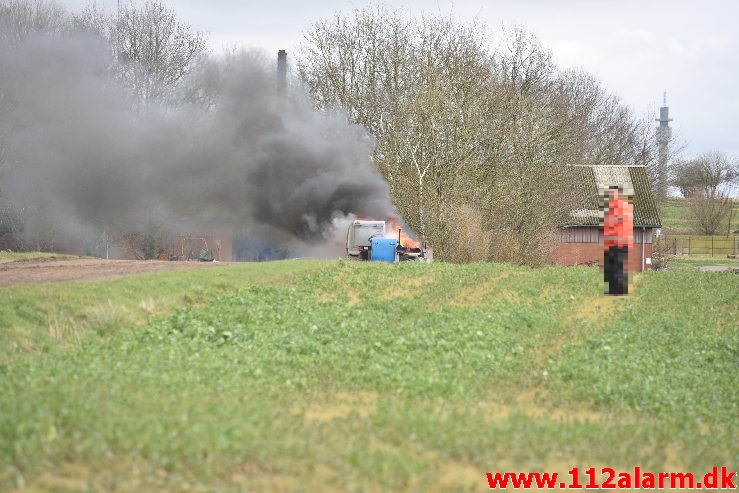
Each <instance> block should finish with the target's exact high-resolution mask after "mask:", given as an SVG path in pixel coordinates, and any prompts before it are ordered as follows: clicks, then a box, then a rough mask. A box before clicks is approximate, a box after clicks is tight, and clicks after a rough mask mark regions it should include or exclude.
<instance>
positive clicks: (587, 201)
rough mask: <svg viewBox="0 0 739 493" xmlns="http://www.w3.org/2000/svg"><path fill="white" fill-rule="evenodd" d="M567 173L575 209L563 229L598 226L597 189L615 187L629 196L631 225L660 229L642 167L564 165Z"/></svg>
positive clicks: (598, 196) (660, 225)
mask: <svg viewBox="0 0 739 493" xmlns="http://www.w3.org/2000/svg"><path fill="white" fill-rule="evenodd" d="M567 172H568V174H569V176H571V177H572V178H571V179H572V180H573V182H574V183H573V184H574V190H575V194H576V197H573V199H574V202H575V204H576V206H575V207H574V208H573V209H572V211H571V212H570V221H568V222H567V224H565V225H564V226H597V225H599V224H600V219H599V218H600V215H599V212H600V211H601V210H602V209H601V206H600V197H601V193H602V192H601V191H600V190H605V189H607V188H608V187H609V186H611V185H619V186H621V187H623V189H624V192H625V193H629V194H633V196H632V201H633V204H634V226H639V227H655V228H660V227H662V221H660V219H659V211H658V209H657V202H656V201H655V200H654V195H653V194H652V187H651V185H650V184H649V178H648V176H647V169H646V168H645V167H644V166H633V165H632V166H623V165H607V166H606V165H601V166H567Z"/></svg>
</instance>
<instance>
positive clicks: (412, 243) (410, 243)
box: [386, 217, 421, 248]
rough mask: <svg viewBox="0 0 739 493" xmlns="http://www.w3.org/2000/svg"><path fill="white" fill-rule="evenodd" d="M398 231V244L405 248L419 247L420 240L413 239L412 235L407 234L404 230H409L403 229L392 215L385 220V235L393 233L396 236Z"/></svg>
mask: <svg viewBox="0 0 739 493" xmlns="http://www.w3.org/2000/svg"><path fill="white" fill-rule="evenodd" d="M398 231H400V244H401V246H404V247H405V248H421V242H420V241H418V240H416V239H414V238H413V237H411V236H409V235H408V234H407V233H406V231H409V230H407V229H403V228H402V227H401V226H400V223H399V222H398V220H397V219H395V218H394V217H391V218H389V219H388V220H387V233H386V234H387V235H388V236H390V235H395V236H396V237H397V236H398Z"/></svg>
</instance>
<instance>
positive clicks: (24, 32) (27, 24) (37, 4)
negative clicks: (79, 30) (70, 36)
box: [0, 0, 68, 45]
mask: <svg viewBox="0 0 739 493" xmlns="http://www.w3.org/2000/svg"><path fill="white" fill-rule="evenodd" d="M67 22H68V15H67V12H66V11H65V10H64V8H62V7H61V6H60V5H59V4H58V3H56V2H55V1H53V0H0V39H2V40H4V41H5V42H7V43H9V44H11V45H17V44H19V43H21V42H22V41H24V40H25V39H26V38H28V37H29V36H30V35H31V34H33V33H45V34H51V33H56V34H58V33H62V32H64V31H65V30H66V28H67Z"/></svg>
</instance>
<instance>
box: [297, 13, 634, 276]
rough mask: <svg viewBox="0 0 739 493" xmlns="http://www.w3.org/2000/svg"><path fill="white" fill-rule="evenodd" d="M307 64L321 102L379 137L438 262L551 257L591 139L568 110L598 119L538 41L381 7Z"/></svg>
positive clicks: (407, 209)
mask: <svg viewBox="0 0 739 493" xmlns="http://www.w3.org/2000/svg"><path fill="white" fill-rule="evenodd" d="M299 69H300V70H299V71H300V75H301V77H302V78H303V80H304V81H305V82H306V84H307V86H308V88H309V90H310V93H311V94H312V95H313V97H314V99H315V100H316V102H317V104H318V106H319V107H322V108H326V107H330V106H333V105H338V106H342V107H344V108H346V109H347V110H348V112H349V116H350V118H351V119H352V120H353V121H355V122H357V123H360V124H363V125H365V126H366V127H367V128H368V129H369V130H370V131H371V132H372V133H373V135H374V136H375V139H376V150H375V162H376V165H377V167H378V169H379V170H380V171H381V172H382V174H383V175H384V176H385V178H386V179H387V180H388V182H389V183H390V186H391V191H392V195H393V201H394V203H395V205H396V207H397V208H398V209H399V212H400V213H401V214H402V215H403V217H404V218H405V220H406V222H407V223H408V225H409V226H410V227H411V228H414V229H415V230H416V231H418V232H419V233H420V234H421V235H422V236H423V238H424V239H426V240H427V241H429V242H430V243H431V244H433V247H434V251H435V255H436V256H438V257H439V258H442V259H446V260H454V261H465V260H473V259H480V258H485V259H488V260H510V261H515V262H520V263H527V264H542V263H546V262H548V261H549V260H550V257H551V256H550V254H551V247H552V244H553V243H552V238H553V232H554V230H555V229H556V227H557V226H558V221H560V220H561V219H562V218H563V215H564V214H565V212H566V210H567V205H566V203H567V200H566V197H567V194H566V193H563V190H566V188H567V186H568V184H567V183H566V182H565V180H563V174H562V173H557V172H553V168H554V167H556V165H560V164H569V163H571V162H573V161H581V160H582V158H581V157H579V156H580V154H582V149H581V146H580V145H579V144H578V142H581V141H585V140H587V139H586V137H585V136H586V135H587V134H588V130H587V129H586V128H584V124H582V123H581V122H580V120H577V119H576V118H568V116H567V115H570V116H572V114H574V113H577V111H581V112H582V113H583V116H582V119H583V121H585V122H586V123H591V122H593V121H595V122H596V123H597V118H592V115H593V112H594V111H595V110H594V109H591V108H588V109H587V110H585V109H582V108H581V109H580V110H577V109H573V110H572V111H570V107H571V106H572V105H574V104H575V103H576V102H579V98H578V97H576V96H574V95H571V94H567V95H568V96H569V97H564V95H565V93H566V92H567V91H564V90H563V89H562V88H563V87H565V86H566V84H565V83H562V84H560V85H559V86H558V72H557V70H556V67H555V66H554V64H553V62H552V56H551V53H550V52H549V51H548V50H546V49H544V48H543V47H542V46H541V44H540V43H539V42H538V41H537V40H536V38H535V37H534V36H532V35H530V34H528V33H526V32H525V31H524V30H523V29H520V28H516V29H513V30H505V31H504V32H503V33H502V36H501V37H500V38H499V39H498V40H497V42H495V43H493V42H492V41H491V40H490V39H489V38H488V36H487V33H486V31H485V29H484V26H482V25H480V24H478V23H474V22H473V23H470V24H460V23H458V22H456V21H455V20H454V19H453V18H451V17H444V16H423V17H421V18H417V19H408V20H404V19H403V18H402V17H400V16H399V14H398V12H397V11H392V10H388V9H387V8H384V7H376V8H373V9H365V10H357V11H354V13H353V14H352V15H349V16H344V15H341V14H339V15H337V16H336V17H335V18H334V19H333V20H331V21H321V22H318V23H316V24H314V26H313V28H312V30H311V31H310V32H309V33H308V34H307V35H306V42H305V43H304V46H303V57H302V58H301V60H300V63H299ZM590 89H592V90H593V91H594V93H595V96H597V97H598V98H601V99H602V95H601V93H600V92H599V91H600V89H599V88H598V87H595V88H594V89H593V88H590ZM598 101H600V99H598ZM626 117H628V114H626ZM626 117H625V118H626ZM573 135H578V136H579V140H578V139H573V138H572V137H573ZM578 153H579V154H578ZM555 195H558V197H557V198H558V200H555ZM473 233H474V234H476V235H478V234H479V235H480V238H478V241H477V242H475V241H471V240H470V236H471V235H472V234H473ZM475 243H477V245H478V248H479V251H478V252H471V251H470V245H474V244H475Z"/></svg>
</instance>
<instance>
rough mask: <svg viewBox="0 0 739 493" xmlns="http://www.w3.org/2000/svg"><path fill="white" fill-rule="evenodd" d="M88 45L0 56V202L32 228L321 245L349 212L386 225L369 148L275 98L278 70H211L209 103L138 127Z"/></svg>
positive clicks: (352, 134)
mask: <svg viewBox="0 0 739 493" xmlns="http://www.w3.org/2000/svg"><path fill="white" fill-rule="evenodd" d="M107 50H108V48H107V46H106V45H105V44H104V43H103V42H102V41H100V40H98V39H96V38H94V37H90V36H74V37H72V36H69V37H64V38H61V39H60V38H59V37H58V36H57V37H54V38H51V37H47V36H43V35H35V36H31V37H30V38H28V39H27V40H25V41H24V42H22V43H21V44H20V45H18V46H12V47H11V46H9V45H7V44H2V43H0V145H2V146H4V148H5V150H6V153H7V162H6V164H5V166H4V168H3V170H2V174H1V175H0V194H2V195H4V196H5V197H6V198H7V199H9V201H10V202H11V203H12V204H13V205H14V206H16V207H22V208H24V210H26V211H32V213H31V214H30V215H29V223H28V224H27V227H28V228H31V229H33V228H35V227H38V228H40V227H42V226H43V225H48V224H54V225H56V226H57V227H70V228H73V227H79V226H92V227H98V228H101V227H106V228H111V229H114V230H117V231H127V232H137V231H142V230H145V229H146V227H147V225H150V224H152V223H157V224H160V225H162V227H163V228H165V229H166V230H168V231H170V232H185V231H187V232H192V231H215V230H221V231H243V230H249V229H250V228H254V230H258V231H259V234H260V235H263V236H265V238H263V241H267V242H273V243H274V242H298V243H308V244H310V243H315V242H320V241H323V240H324V239H325V238H326V237H328V236H331V233H332V230H333V229H334V228H335V224H336V221H337V220H339V219H341V218H343V217H345V216H346V215H347V214H349V213H357V214H361V215H367V216H374V217H387V216H390V215H392V213H393V207H392V204H391V201H390V198H389V188H388V185H387V183H386V182H385V181H384V180H383V179H382V177H381V176H380V175H379V174H378V173H377V171H376V170H375V169H374V167H373V165H372V161H371V155H372V145H373V143H372V140H371V138H370V136H369V135H368V134H367V132H366V131H365V130H364V129H363V128H361V127H358V126H355V125H350V124H348V123H347V119H346V117H345V116H344V115H342V114H341V113H339V112H336V113H319V112H317V111H315V110H314V109H313V107H312V106H311V104H310V101H309V100H308V98H307V97H306V96H304V95H303V94H302V92H301V91H297V90H296V91H293V92H291V94H290V95H289V97H287V98H280V97H278V96H277V95H276V93H275V71H274V64H273V63H272V62H271V61H265V60H264V59H263V58H261V57H260V56H258V55H255V54H239V55H232V56H231V57H228V58H226V59H211V60H209V61H208V62H207V63H206V64H205V65H204V66H203V69H202V70H201V71H200V72H199V73H198V76H197V81H198V84H199V87H198V89H199V90H200V91H201V92H202V93H203V94H206V95H208V96H209V97H210V98H212V100H213V101H214V104H212V105H210V107H208V108H207V109H206V108H205V106H204V105H196V104H187V105H179V106H177V107H175V108H172V107H156V106H154V107H152V108H150V109H149V110H147V111H146V112H145V113H144V114H142V115H138V114H137V112H136V111H134V108H135V104H134V103H133V101H132V100H131V98H130V97H128V96H127V95H126V94H125V92H124V91H123V89H122V88H121V87H119V85H118V84H116V82H115V81H114V80H113V78H112V77H111V76H110V72H109V71H108V66H109V63H110V59H109V57H108V53H107Z"/></svg>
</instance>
